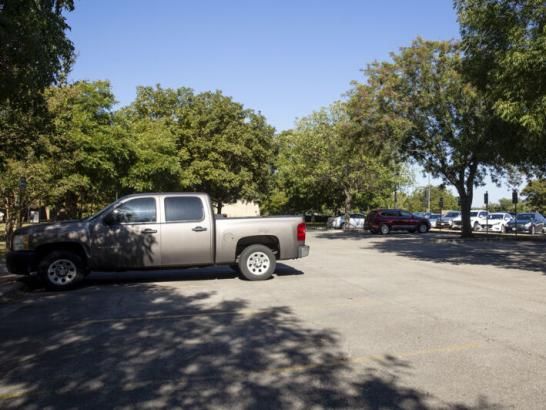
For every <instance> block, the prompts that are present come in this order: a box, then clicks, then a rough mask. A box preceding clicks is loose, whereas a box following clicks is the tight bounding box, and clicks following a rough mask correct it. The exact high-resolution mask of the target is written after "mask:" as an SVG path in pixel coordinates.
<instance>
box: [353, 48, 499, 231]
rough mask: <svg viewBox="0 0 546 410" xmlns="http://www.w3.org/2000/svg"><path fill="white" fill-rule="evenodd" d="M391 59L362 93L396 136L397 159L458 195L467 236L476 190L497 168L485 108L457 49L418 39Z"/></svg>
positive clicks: (372, 72) (374, 70) (376, 68)
mask: <svg viewBox="0 0 546 410" xmlns="http://www.w3.org/2000/svg"><path fill="white" fill-rule="evenodd" d="M392 59H393V62H391V63H375V64H373V65H371V66H370V67H369V68H368V70H367V74H368V83H369V85H368V86H366V87H371V88H372V89H373V90H374V93H375V94H376V98H377V99H378V100H379V101H380V103H379V106H380V107H381V111H382V113H383V115H384V116H385V118H386V120H385V121H384V123H385V127H386V129H387V130H388V131H389V132H391V133H393V134H395V135H397V138H398V141H399V143H398V144H399V148H400V152H401V154H402V155H403V156H404V157H405V158H407V159H408V160H413V161H416V162H417V163H419V164H420V165H421V166H422V167H423V169H424V170H425V171H426V172H428V173H430V174H431V175H432V176H433V177H439V178H441V179H442V180H443V181H444V183H449V184H451V185H453V186H454V187H455V188H456V189H457V192H458V194H459V197H460V199H461V211H462V217H463V230H462V234H463V236H470V235H471V234H472V229H471V226H470V208H471V204H472V198H473V193H474V187H475V186H477V185H479V184H481V183H482V182H483V179H484V177H485V175H486V170H487V168H488V165H490V164H494V163H497V164H498V163H499V162H498V161H495V159H496V158H495V159H493V158H492V153H494V152H495V150H494V148H495V147H494V146H495V141H494V138H492V135H491V132H490V115H489V112H488V111H487V107H486V104H485V103H484V100H483V98H482V96H481V94H480V93H479V92H478V91H477V90H476V89H475V88H474V87H473V86H472V85H471V84H469V83H468V82H467V81H466V80H465V79H464V77H463V75H462V56H461V51H460V48H459V47H458V45H457V44H455V43H451V42H437V41H425V40H423V39H417V40H416V41H414V42H413V44H412V45H411V46H410V47H407V48H402V49H401V50H400V53H399V54H393V55H392ZM356 87H357V88H360V87H362V86H361V85H357V86H356ZM389 124H390V125H389Z"/></svg>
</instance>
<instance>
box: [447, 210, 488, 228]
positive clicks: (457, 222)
mask: <svg viewBox="0 0 546 410" xmlns="http://www.w3.org/2000/svg"><path fill="white" fill-rule="evenodd" d="M486 224H487V211H484V210H483V209H475V210H472V211H470V226H471V227H472V230H473V231H480V230H482V229H484V228H485V225H486ZM462 226H463V217H462V215H459V216H457V217H456V218H454V219H453V226H452V228H453V229H462Z"/></svg>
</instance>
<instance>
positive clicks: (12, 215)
mask: <svg viewBox="0 0 546 410" xmlns="http://www.w3.org/2000/svg"><path fill="white" fill-rule="evenodd" d="M4 204H5V207H6V216H5V219H6V225H5V229H6V250H9V249H11V244H12V241H13V232H14V231H15V226H16V224H17V208H16V207H15V198H6V199H5V202H4Z"/></svg>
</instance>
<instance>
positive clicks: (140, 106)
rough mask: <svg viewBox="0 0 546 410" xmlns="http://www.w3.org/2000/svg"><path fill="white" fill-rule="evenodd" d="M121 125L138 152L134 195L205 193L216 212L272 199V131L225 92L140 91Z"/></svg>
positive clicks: (132, 186) (133, 174)
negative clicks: (245, 202) (144, 192)
mask: <svg viewBox="0 0 546 410" xmlns="http://www.w3.org/2000/svg"><path fill="white" fill-rule="evenodd" d="M119 120H120V122H121V123H123V124H124V127H125V128H126V129H127V130H128V132H129V133H130V134H131V135H132V136H133V138H134V143H135V146H136V152H137V161H136V163H135V165H134V166H133V167H132V168H131V169H130V171H129V175H128V177H127V179H126V180H125V183H126V186H127V187H128V188H130V189H134V190H188V191H203V192H207V193H209V194H210V195H211V198H212V199H213V201H214V202H215V203H216V204H217V207H218V210H219V211H220V210H221V207H222V205H223V204H225V203H231V202H235V201H236V200H238V199H245V200H255V201H259V200H261V199H263V198H264V196H265V194H266V193H267V192H268V189H269V178H270V175H271V164H272V162H273V152H272V149H273V146H272V145H273V132H274V130H273V128H272V127H270V126H269V125H268V124H267V122H266V120H265V118H264V117H263V116H262V115H261V114H257V113H255V112H254V111H252V110H249V109H245V108H244V107H243V106H242V105H241V104H239V103H236V102H234V101H233V100H232V99H231V98H229V97H226V96H224V95H222V93H221V92H218V91H217V92H204V93H201V94H194V93H193V91H192V90H190V89H188V88H180V89H178V90H172V89H163V88H161V87H160V86H157V87H155V88H152V87H141V88H139V89H138V92H137V98H136V100H135V102H134V103H133V104H131V106H129V107H127V108H126V109H125V110H123V111H122V112H121V113H120V114H119Z"/></svg>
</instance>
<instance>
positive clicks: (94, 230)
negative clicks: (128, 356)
mask: <svg viewBox="0 0 546 410" xmlns="http://www.w3.org/2000/svg"><path fill="white" fill-rule="evenodd" d="M305 234H306V227H305V223H304V220H303V218H302V217H266V218H260V217H252V218H215V216H214V213H213V210H212V207H211V202H210V199H209V197H208V195H206V194H200V193H150V194H136V195H129V196H126V197H123V198H121V199H119V200H117V201H116V202H114V203H112V204H111V205H109V206H107V207H106V208H104V209H103V210H102V211H100V212H98V213H97V214H95V215H93V216H91V217H89V218H87V219H84V220H81V221H67V222H57V223H49V224H39V225H34V226H27V227H24V228H21V229H18V230H17V231H15V234H14V238H13V241H12V242H13V244H12V249H10V252H8V254H7V257H6V262H7V267H8V270H9V272H11V273H15V274H23V275H33V276H34V275H38V276H39V277H40V278H41V279H42V280H43V281H44V282H45V284H46V286H47V287H48V288H50V289H55V290H60V289H68V288H72V287H74V286H75V285H76V284H78V283H79V282H80V281H81V280H82V279H83V278H84V277H85V276H86V275H87V274H88V273H89V272H90V271H123V270H138V269H163V268H180V267H190V266H206V265H231V266H232V267H234V268H235V269H236V270H238V272H239V273H240V274H241V275H242V276H243V277H244V278H246V279H248V280H264V279H268V278H269V277H271V275H272V274H273V273H274V271H275V265H276V261H277V260H285V259H296V258H302V257H305V256H307V255H308V254H309V246H306V245H305Z"/></svg>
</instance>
